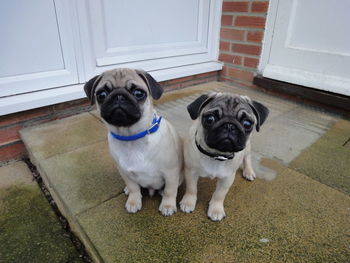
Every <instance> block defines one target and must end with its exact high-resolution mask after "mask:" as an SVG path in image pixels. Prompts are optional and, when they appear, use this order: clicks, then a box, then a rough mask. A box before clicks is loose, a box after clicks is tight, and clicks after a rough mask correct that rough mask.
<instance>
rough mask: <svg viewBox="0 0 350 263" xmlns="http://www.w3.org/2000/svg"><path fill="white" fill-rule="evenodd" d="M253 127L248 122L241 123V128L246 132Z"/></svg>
mask: <svg viewBox="0 0 350 263" xmlns="http://www.w3.org/2000/svg"><path fill="white" fill-rule="evenodd" d="M252 126H253V123H252V122H251V121H250V120H244V121H243V127H244V129H246V130H250V129H251V128H252Z"/></svg>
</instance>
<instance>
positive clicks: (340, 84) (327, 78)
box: [258, 0, 350, 96]
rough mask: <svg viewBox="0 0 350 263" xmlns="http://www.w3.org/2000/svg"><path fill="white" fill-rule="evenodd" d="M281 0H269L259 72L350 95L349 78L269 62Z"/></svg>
mask: <svg viewBox="0 0 350 263" xmlns="http://www.w3.org/2000/svg"><path fill="white" fill-rule="evenodd" d="M279 1H280V0H270V1H269V8H268V14H267V21H266V26H265V33H264V39H263V46H262V52H261V57H260V62H259V65H258V73H260V74H261V75H262V76H263V77H267V78H271V79H276V80H280V81H285V82H290V83H297V85H302V86H306V87H312V88H316V87H317V89H320V90H325V91H330V92H335V93H339V94H343V95H348V96H349V95H350V90H349V87H350V81H349V79H347V78H343V77H339V76H332V75H325V74H320V73H315V72H308V71H303V70H299V69H292V68H287V67H283V66H279V65H272V64H269V58H270V55H271V47H272V40H273V35H274V29H275V23H276V18H277V12H278V6H279ZM286 72H288V73H286Z"/></svg>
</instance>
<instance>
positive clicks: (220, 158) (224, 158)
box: [195, 139, 235, 161]
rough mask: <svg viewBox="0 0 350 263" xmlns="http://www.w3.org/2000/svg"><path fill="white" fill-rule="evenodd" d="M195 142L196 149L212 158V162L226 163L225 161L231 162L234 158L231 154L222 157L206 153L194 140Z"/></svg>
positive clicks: (221, 155)
mask: <svg viewBox="0 0 350 263" xmlns="http://www.w3.org/2000/svg"><path fill="white" fill-rule="evenodd" d="M195 142H196V146H197V148H198V150H199V151H200V152H201V153H203V154H205V155H207V156H209V157H211V158H214V160H217V161H227V160H231V159H233V157H235V154H234V153H231V154H229V155H223V154H213V153H210V152H207V151H206V150H204V149H203V148H202V147H201V146H200V145H199V144H198V143H197V140H196V139H195Z"/></svg>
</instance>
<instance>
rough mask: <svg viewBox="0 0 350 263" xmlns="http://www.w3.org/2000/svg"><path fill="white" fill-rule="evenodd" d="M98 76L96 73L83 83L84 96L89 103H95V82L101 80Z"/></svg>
mask: <svg viewBox="0 0 350 263" xmlns="http://www.w3.org/2000/svg"><path fill="white" fill-rule="evenodd" d="M100 76H101V75H97V76H95V77H93V78H92V79H90V80H89V81H88V82H86V84H85V85H84V91H85V94H86V97H88V99H89V100H90V102H91V105H93V104H94V103H95V98H94V93H95V89H96V86H97V84H98V83H99V82H100V80H101V78H100Z"/></svg>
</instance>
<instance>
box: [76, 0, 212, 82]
mask: <svg viewBox="0 0 350 263" xmlns="http://www.w3.org/2000/svg"><path fill="white" fill-rule="evenodd" d="M214 2H215V1H210V0H179V1H172V0H152V1H143V0H129V1H124V0H89V1H85V2H79V3H80V5H79V8H78V12H79V21H80V22H79V24H80V27H81V32H82V38H83V42H84V43H85V44H86V45H84V46H83V53H84V57H85V61H86V62H87V63H86V64H85V67H86V68H85V71H86V73H87V76H88V77H91V76H93V75H95V74H98V73H100V72H102V71H104V70H107V69H110V68H115V67H141V68H143V69H145V70H148V71H152V70H158V69H166V68H169V67H179V66H182V65H189V64H193V63H203V62H208V61H213V60H215V59H214V53H213V52H212V50H211V47H212V45H213V41H215V39H214V40H213V39H210V37H211V35H210V34H213V32H214V31H215V30H213V29H212V26H213V24H214V23H212V21H213V14H214V12H215V10H214V7H215V4H214ZM88 28H90V30H89V29H88Z"/></svg>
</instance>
